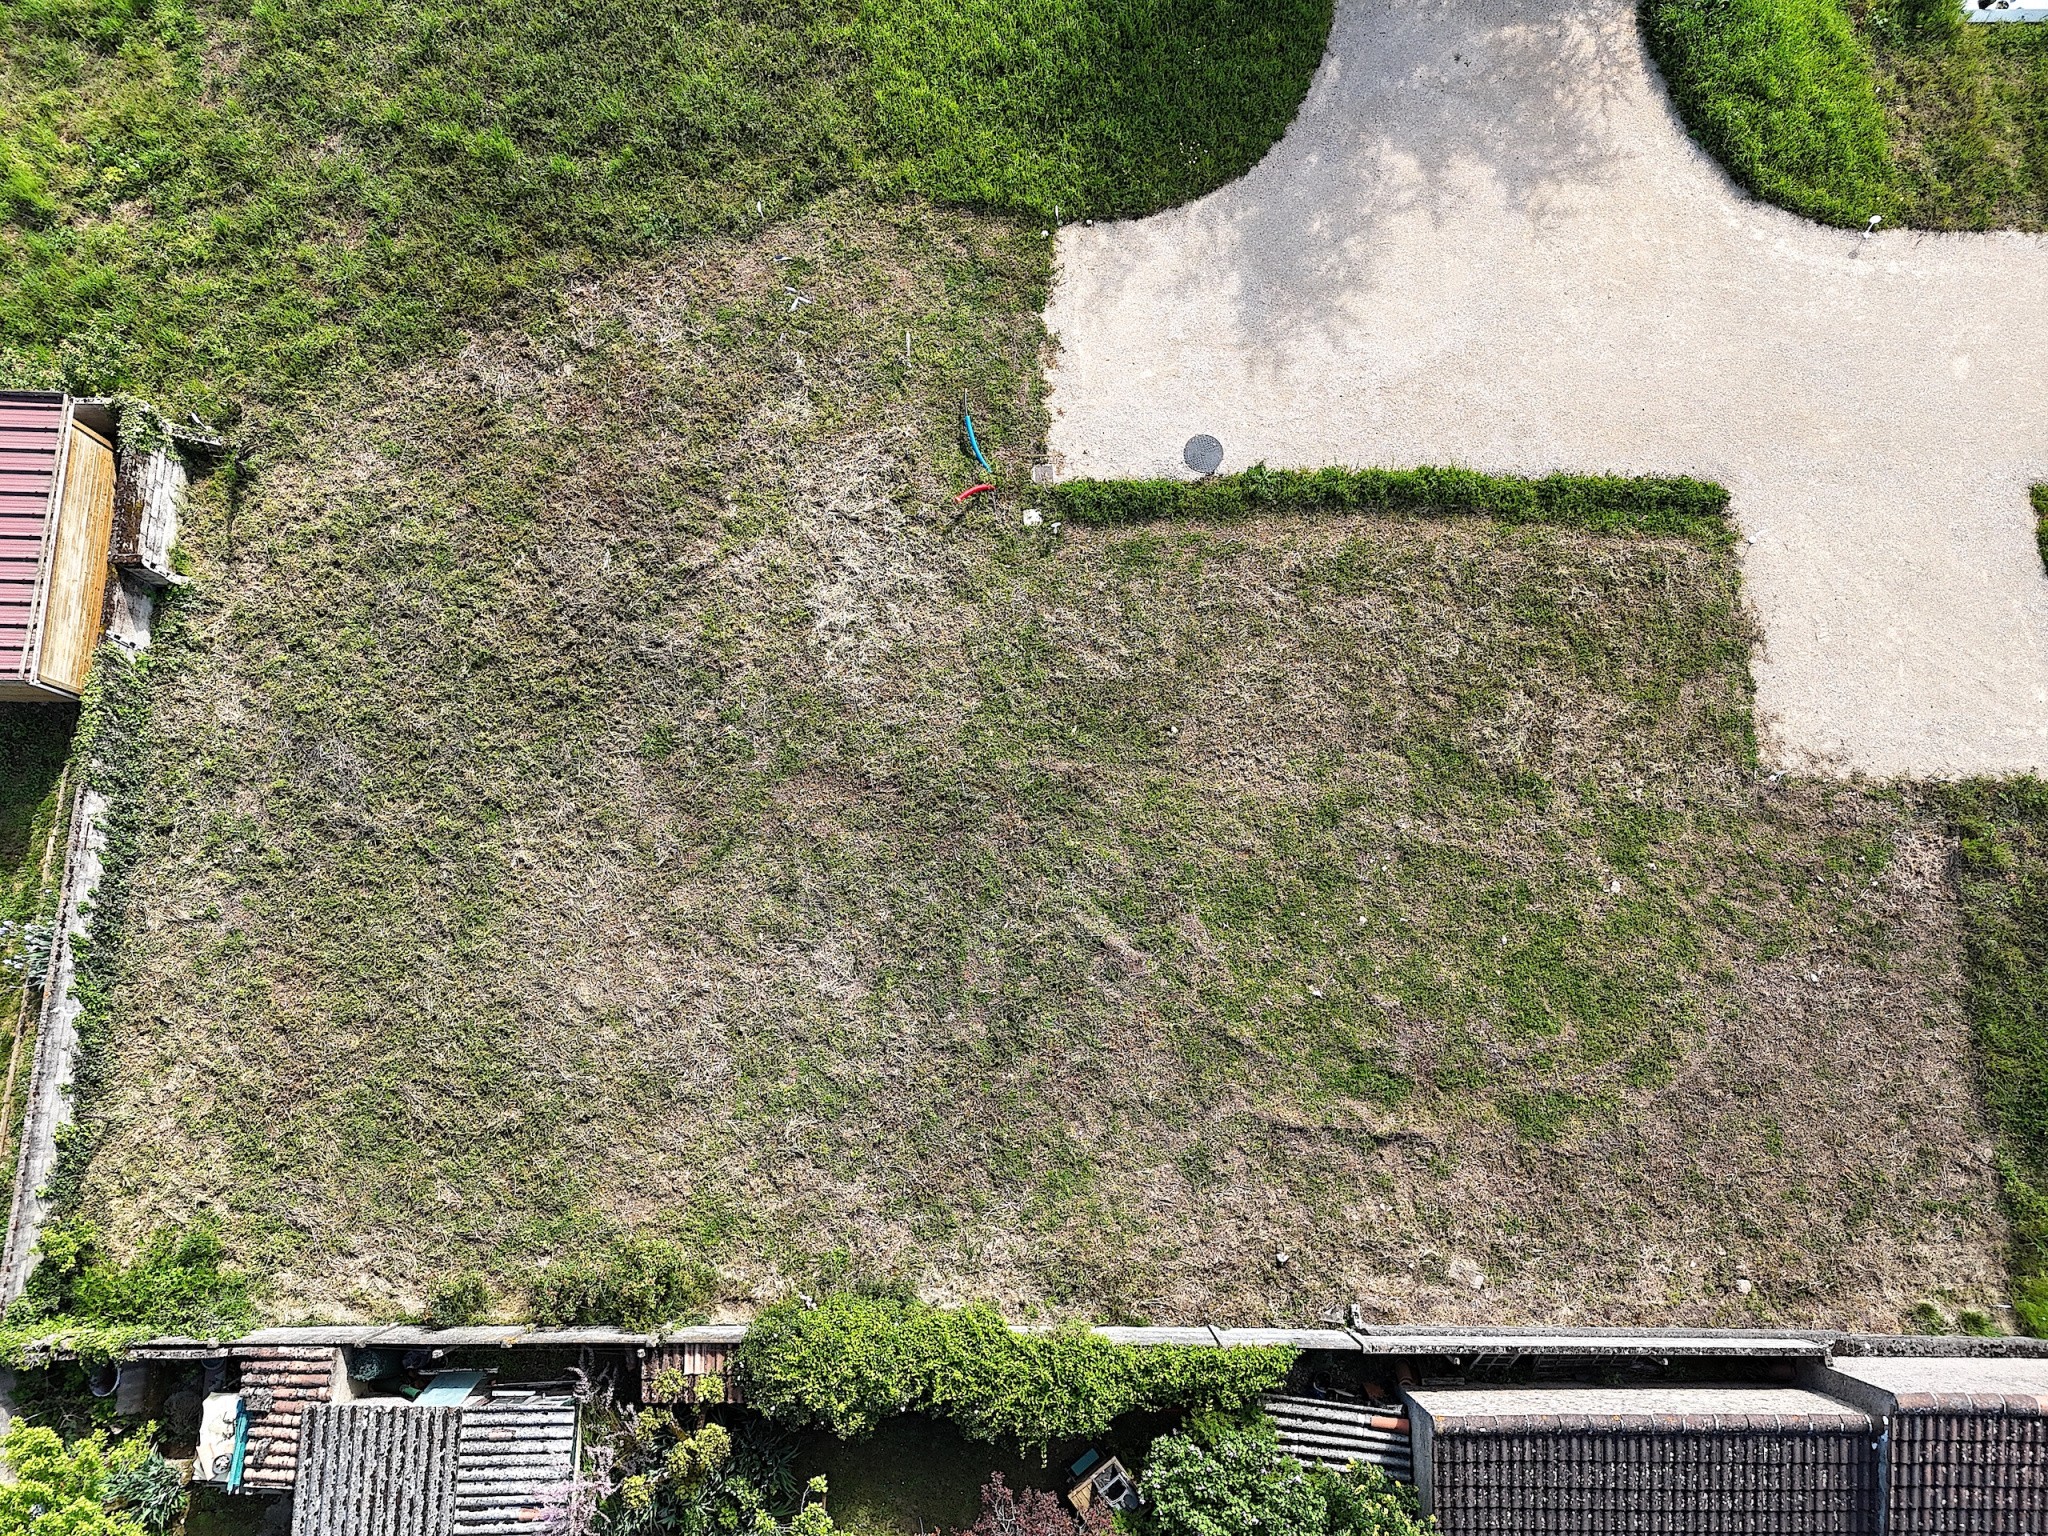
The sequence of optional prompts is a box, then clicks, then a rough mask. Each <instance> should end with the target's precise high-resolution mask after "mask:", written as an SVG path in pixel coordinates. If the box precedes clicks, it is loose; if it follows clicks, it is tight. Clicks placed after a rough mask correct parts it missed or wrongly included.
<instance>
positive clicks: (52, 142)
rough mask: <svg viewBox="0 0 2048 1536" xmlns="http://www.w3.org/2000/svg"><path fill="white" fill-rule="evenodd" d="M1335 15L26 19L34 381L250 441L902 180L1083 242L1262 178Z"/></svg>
mask: <svg viewBox="0 0 2048 1536" xmlns="http://www.w3.org/2000/svg"><path fill="white" fill-rule="evenodd" d="M1329 19H1330V6H1329V0H1278V3H1264V4H1252V3H1248V0H1141V3H1137V4H1130V3H1121V0H1119V3H1111V0H1026V3H1010V4H996V3H992V0H975V3H971V4H959V3H948V4H934V3H922V4H909V5H906V4H883V3H880V0H866V3H862V0H829V3H826V4H823V5H797V4H786V3H778V4H767V5H755V4H741V3H737V0H666V3H662V4H658V5H651V6H617V5H611V4H602V3H599V0H548V3H543V4H538V5H535V4H523V3H522V4H511V3H507V0H433V3H429V4H423V5H416V4H406V5H400V4H395V3H384V0H311V3H305V4H297V5H289V6H269V5H265V6H254V7H252V6H249V5H246V4H241V3H236V0H117V3H111V4H102V3H98V0H90V3H89V0H22V3H20V4H15V5H9V6H8V7H6V8H5V9H4V11H0V215H4V220H0V290H4V291H7V292H9V293H10V294H11V296H12V297H11V298H10V300H9V302H8V303H7V304H6V305H4V306H0V377H4V378H5V379H7V380H8V381H9V382H15V383H19V382H34V383H44V382H50V381H52V380H53V379H57V378H61V379H62V380H63V381H65V382H67V383H68V384H69V385H71V387H73V388H74V389H75V390H78V391H81V392H92V391H103V390H111V389H118V388H136V389H143V390H147V391H149V392H151V393H153V394H155V395H156V396H158V397H159V398H161V399H163V400H164V401H165V403H167V404H171V405H174V406H176V407H177V408H178V409H179V410H180V411H182V410H184V409H186V408H189V407H193V406H196V407H198V408H199V409H200V410H202V411H204V412H206V413H208V414H221V415H225V416H227V417H229V418H232V417H233V416H234V414H235V412H236V411H237V410H238V409H239V408H240V407H241V406H242V405H243V404H244V403H245V402H246V401H247V399H248V398H250V397H251V396H253V395H262V396H266V397H269V398H278V399H282V398H286V397H289V396H292V395H295V394H297V393H299V392H302V391H306V390H315V389H320V388H324V387H326V386H327V385H328V384H329V383H330V382H331V380H332V379H333V378H334V377H335V376H336V374H337V372H346V371H348V370H350V369H355V368H360V367H364V366H370V367H375V366H379V365H383V364H388V363H390V362H392V361H394V360H397V359H402V358H408V357H413V356H417V355H419V354H420V352H421V351H422V350H423V349H426V348H430V347H432V346H434V345H436V344H437V343H438V342H439V341H441V340H442V339H445V338H446V337H447V336H448V335H449V334H450V329H449V328H450V327H451V326H460V325H462V324H464V323H466V322H468V321H470V320H472V319H474V318H476V317H477V316H479V315H481V314H484V313H487V312H489V311H490V310H491V309H492V308H493V307H494V306H496V305H499V304H502V303H505V302H507V301H508V300H510V299H511V298H512V297H513V296H515V295H518V294H520V293H522V292H525V291H527V290H529V289H530V288H532V287H534V286H535V285H545V284H547V283H550V282H554V281H557V280H559V279H560V278H561V277H562V276H563V275H564V274H566V273H571V272H575V271H580V270H586V269H593V268H597V269H601V268H603V267H604V266H606V265H608V264H611V263H614V262H616V261H618V260H621V259H625V258H629V257H633V256H636V255H645V254H647V253H650V252H653V251H658V250H662V249H665V248H668V247H669V246H671V245H673V244H674V243H675V242H677V241H679V240H689V239H694V238H698V237H701V236H704V235H706V234H710V233H714V232H723V233H731V232H735V231H742V230H759V229H761V228H763V227H764V226H766V225H767V224H769V223H771V222H773V221H776V220H779V219H781V218H783V217H784V216H786V215H787V214H788V213H789V212H790V211H791V210H793V209H795V208H799V207H801V206H803V205H804V204H805V203H806V202H807V200H809V199H811V198H813V197H815V196H816V195H817V194H818V193H820V192H821V191H823V190H826V189H829V188H832V187H836V186H849V185H869V186H874V187H878V188H881V189H884V190H887V191H893V192H908V193H918V194H922V195H925V196H928V197H933V198H938V199H941V200H945V201H950V202H955V203H960V204H965V205H970V206H978V207H988V208H999V209H1009V210H1014V211H1020V212H1022V213H1024V214H1027V215H1028V216H1030V217H1033V218H1041V219H1049V218H1051V217H1052V215H1053V213H1054V211H1055V210H1056V209H1057V210H1059V211H1060V212H1061V213H1063V214H1064V215H1065V216H1066V217H1069V218H1071V217H1075V216H1080V215H1098V214H1123V213H1135V212H1144V211H1149V210H1151V209H1154V208H1159V207H1164V206H1167V205H1170V204H1173V203H1177V202H1181V201H1183V200H1185V199H1186V198H1189V197H1191V196H1194V195H1196V194H1197V193H1200V192H1202V191H1205V190H1207V189H1208V188H1210V187H1213V186H1215V185H1218V184H1220V183H1221V182H1224V181H1227V180H1229V179H1231V178H1232V177H1234V176H1237V175H1239V174H1241V173H1242V172H1243V171H1244V170H1245V169H1246V168H1247V167H1249V166H1250V165H1251V164H1252V163H1253V162H1254V161H1256V160H1257V159H1258V157H1259V156H1260V155H1261V154H1263V153H1264V151H1265V149H1266V147H1267V146H1268V145H1270V144H1271V143H1272V142H1273V140H1274V139H1275V138H1277V137H1278V136H1279V134H1280V132H1281V131H1282V130H1283V129H1284V128H1285V126H1286V124H1287V122H1288V121H1289V119H1290V118H1291V117H1292V116H1293V114H1294V109H1295V106H1296V105H1297V103H1298V102H1299V101H1300V99H1301V95H1302V92H1303V91H1304V90H1305V88H1306V86H1307V82H1308V78H1309V75H1310V73H1311V72H1312V71H1313V70H1314V68H1315V65H1316V63H1317V61H1318V60H1319V58H1320V57H1321V54H1322V48H1323V42H1324V38H1325V35H1326V33H1327V31H1328V27H1329Z"/></svg>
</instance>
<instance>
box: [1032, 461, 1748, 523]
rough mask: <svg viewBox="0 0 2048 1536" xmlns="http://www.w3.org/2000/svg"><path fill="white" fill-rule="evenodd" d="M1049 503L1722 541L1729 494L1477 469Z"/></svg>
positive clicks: (1080, 511) (1104, 491) (1239, 478)
mask: <svg viewBox="0 0 2048 1536" xmlns="http://www.w3.org/2000/svg"><path fill="white" fill-rule="evenodd" d="M1044 495H1045V499H1046V500H1047V501H1048V502H1049V503H1050V504H1051V505H1052V507H1053V508H1054V509H1055V511H1056V514H1057V515H1058V516H1060V517H1062V518H1064V519H1066V520H1067V521H1068V522H1073V523H1083V524H1088V525H1092V526H1108V525H1114V524H1120V523H1140V522H1161V521H1166V520H1170V519H1188V520H1199V521H1206V522H1229V521H1234V520H1236V519H1238V518H1246V517H1258V516H1263V515H1266V514H1270V513H1275V512H1409V513H1417V514H1421V515H1425V516H1437V517H1440V516H1446V515H1456V514H1467V515H1473V516H1479V517H1491V518H1496V519H1498V520H1499V521H1501V522H1507V523H1549V524H1555V525H1558V526H1562V527H1569V528H1584V529H1587V530H1588V531H1590V532H1595V533H1643V534H1681V535H1684V536H1686V537H1689V538H1699V539H1712V540H1725V539H1726V538H1728V537H1729V530H1728V524H1727V521H1726V518H1727V512H1728V492H1727V491H1726V490H1725V489H1723V488H1722V487H1720V486H1718V485H1713V484H1709V483H1708V482H1706V481H1704V480H1689V479H1683V478H1680V479H1661V478H1654V477H1641V478H1633V479H1631V478H1624V477H1621V476H1614V475H1549V476H1546V477H1545V478H1543V479H1540V480H1531V479H1523V478H1520V477H1516V476H1510V475H1485V474H1480V473H1479V472H1478V471H1476V470H1470V469H1317V470H1291V469H1268V468H1266V466H1265V465H1263V464H1255V465H1253V466H1252V467H1251V468H1250V469H1248V470H1245V471H1244V472H1243V473H1242V474H1237V475H1219V476H1216V477H1214V478H1212V479H1207V480H1194V481H1188V480H1069V481H1066V482H1065V483H1063V484H1059V485H1054V486H1049V487H1047V488H1046V491H1045V493H1044Z"/></svg>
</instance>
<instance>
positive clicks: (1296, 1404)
mask: <svg viewBox="0 0 2048 1536" xmlns="http://www.w3.org/2000/svg"><path fill="white" fill-rule="evenodd" d="M1259 1403H1260V1406H1261V1407H1263V1408H1264V1409H1265V1410H1266V1417H1267V1418H1269V1419H1271V1420H1272V1421H1273V1428H1274V1430H1275V1432H1276V1433H1277V1434H1278V1435H1279V1438H1280V1449H1281V1450H1283V1451H1285V1452H1286V1453H1287V1454H1288V1455H1290V1456H1292V1457H1293V1458H1294V1459H1295V1460H1296V1461H1302V1462H1312V1463H1320V1464H1321V1465H1323V1466H1330V1467H1342V1466H1349V1465H1350V1464H1351V1463H1352V1462H1354V1461H1363V1462H1369V1463H1371V1464H1372V1465H1373V1466H1376V1467H1378V1468H1380V1469H1381V1470H1382V1471H1384V1472H1387V1473H1388V1474H1390V1475H1392V1476H1394V1477H1397V1478H1399V1479H1401V1481H1402V1482H1404V1483H1405V1482H1412V1481H1413V1480H1414V1475H1413V1474H1414V1457H1413V1452H1412V1447H1411V1443H1410V1439H1409V1433H1408V1415H1407V1414H1406V1412H1404V1411H1402V1410H1399V1409H1388V1408H1374V1407H1372V1406H1370V1405H1368V1404H1365V1403H1342V1402H1332V1401H1329V1400H1327V1399H1324V1398H1317V1397H1290V1396H1288V1395H1286V1394H1284V1393H1279V1392H1275V1393H1271V1394H1269V1395H1268V1396H1266V1397H1263V1398H1261V1399H1260V1400H1259Z"/></svg>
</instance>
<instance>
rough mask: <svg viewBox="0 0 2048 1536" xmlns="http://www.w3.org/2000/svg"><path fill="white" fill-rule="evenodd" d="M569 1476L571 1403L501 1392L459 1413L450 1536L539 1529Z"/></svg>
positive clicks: (560, 1396)
mask: <svg viewBox="0 0 2048 1536" xmlns="http://www.w3.org/2000/svg"><path fill="white" fill-rule="evenodd" d="M575 1470H576V1400H575V1399H574V1398H572V1397H569V1396H568V1395H566V1394H564V1393H543V1392H519V1391H513V1390H504V1391H500V1392H499V1393H497V1394H496V1395H495V1396H493V1397H492V1398H491V1399H490V1401H489V1402H484V1403H471V1404H469V1405H468V1406H467V1407H465V1408H464V1409H463V1410H462V1446H461V1462H460V1468H459V1470H458V1472H457V1474H456V1479H455V1523H454V1530H455V1532H456V1536H518V1533H522V1532H525V1533H531V1532H533V1531H535V1530H536V1529H538V1528H539V1526H540V1524H541V1522H542V1521H544V1520H545V1519H546V1517H547V1515H548V1513H549V1511H550V1509H551V1508H552V1509H556V1510H559V1509H560V1507H561V1503H562V1500H561V1493H562V1490H563V1489H564V1487H565V1485H566V1484H567V1483H568V1481H569V1479H570V1477H571V1476H573V1475H574V1473H575Z"/></svg>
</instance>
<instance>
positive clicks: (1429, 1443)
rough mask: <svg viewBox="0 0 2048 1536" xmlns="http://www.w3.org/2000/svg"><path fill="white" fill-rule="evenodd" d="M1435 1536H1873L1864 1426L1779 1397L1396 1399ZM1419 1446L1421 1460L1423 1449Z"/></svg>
mask: <svg viewBox="0 0 2048 1536" xmlns="http://www.w3.org/2000/svg"><path fill="white" fill-rule="evenodd" d="M1410 1402H1411V1406H1412V1408H1413V1410H1414V1412H1415V1413H1416V1414H1417V1415H1418V1416H1419V1417H1420V1418H1421V1419H1422V1420H1423V1422H1424V1424H1425V1425H1426V1426H1427V1427H1426V1429H1425V1430H1423V1432H1422V1434H1421V1438H1420V1439H1419V1441H1418V1454H1426V1455H1427V1457H1428V1468H1427V1472H1426V1474H1425V1476H1426V1480H1427V1483H1428V1486H1429V1488H1430V1492H1431V1496H1432V1501H1433V1504H1434V1509H1435V1513H1436V1517H1437V1520H1438V1522H1439V1523H1440V1525H1441V1527H1442V1529H1443V1531H1444V1532H1445V1536H1480V1533H1496V1532H1514V1533H1516V1536H1624V1533H1626V1536H1652V1533H1662V1532H1670V1533H1674V1536H1676V1533H1684V1536H1875V1532H1876V1531H1877V1528H1878V1519H1877V1516H1878V1458H1877V1450H1876V1441H1875V1435H1874V1433H1873V1425H1872V1422H1871V1419H1870V1417H1869V1415H1868V1414H1865V1413H1861V1412H1859V1411H1857V1410H1856V1409H1853V1408H1850V1407H1848V1406H1847V1405H1845V1404H1842V1403H1838V1402H1835V1401H1834V1400H1832V1399H1830V1398H1826V1397H1822V1396H1820V1395H1819V1394H1817V1393H1812V1392H1802V1391H1797V1390H1793V1389H1781V1388H1762V1387H1757V1388H1697V1387H1659V1388H1628V1389H1623V1388H1616V1389H1606V1388H1598V1387H1579V1388H1521V1389H1506V1390H1500V1391H1486V1390H1480V1391H1422V1392H1415V1393H1411V1394H1410ZM1425 1446H1426V1448H1427V1449H1426V1451H1425V1450H1424V1447H1425Z"/></svg>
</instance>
